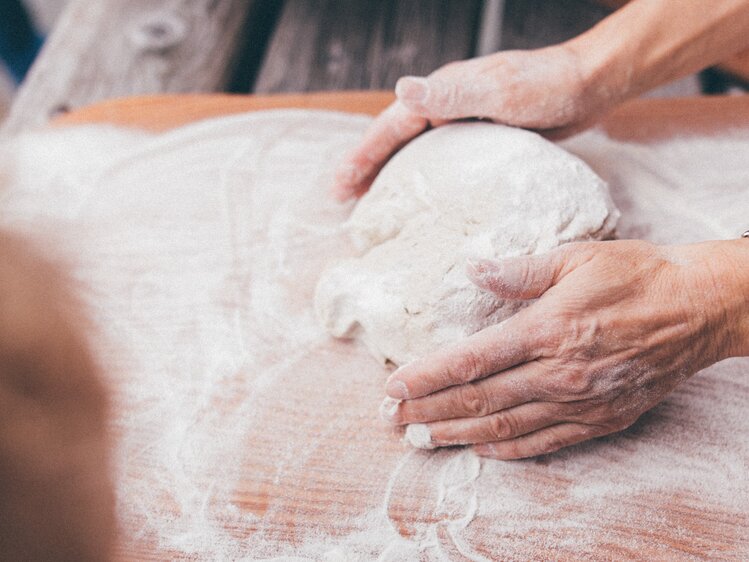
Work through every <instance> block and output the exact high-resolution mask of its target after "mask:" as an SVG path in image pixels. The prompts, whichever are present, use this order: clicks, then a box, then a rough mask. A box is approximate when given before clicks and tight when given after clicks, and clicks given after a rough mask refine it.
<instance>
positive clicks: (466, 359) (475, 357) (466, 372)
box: [446, 350, 484, 383]
mask: <svg viewBox="0 0 749 562" xmlns="http://www.w3.org/2000/svg"><path fill="white" fill-rule="evenodd" d="M483 365H484V358H483V357H482V356H481V355H480V354H479V353H477V352H475V351H471V350H466V351H463V352H462V353H461V354H460V356H459V358H457V359H456V360H455V361H452V362H450V363H449V364H448V366H447V369H446V371H447V377H448V379H449V380H450V381H453V382H458V383H462V382H468V381H471V380H473V379H475V378H476V377H478V376H479V375H480V374H481V369H482V367H483Z"/></svg>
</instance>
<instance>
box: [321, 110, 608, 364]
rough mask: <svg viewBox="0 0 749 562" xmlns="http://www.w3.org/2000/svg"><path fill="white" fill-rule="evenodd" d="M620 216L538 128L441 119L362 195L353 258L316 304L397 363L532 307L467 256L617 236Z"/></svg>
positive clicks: (333, 275)
mask: <svg viewBox="0 0 749 562" xmlns="http://www.w3.org/2000/svg"><path fill="white" fill-rule="evenodd" d="M618 218H619V212H618V211H617V210H616V209H615V207H614V205H613V203H612V201H611V197H610V196H609V193H608V188H607V187H606V185H605V184H604V183H603V182H602V181H601V180H600V178H598V177H597V176H596V175H595V174H594V173H593V172H592V171H591V170H590V168H588V166H586V165H585V163H584V162H582V161H581V160H580V159H579V158H577V157H575V156H573V155H571V154H569V153H568V152H566V151H564V150H562V149H561V148H559V147H558V146H556V145H555V144H553V143H551V142H549V141H547V140H545V139H543V138H542V137H541V136H540V135H538V134H536V133H532V132H530V131H524V130H522V129H515V128H512V127H505V126H501V125H491V124H488V123H457V124H451V125H446V126H443V127H439V128H437V129H434V130H432V131H429V132H427V133H425V134H423V135H421V136H420V137H419V138H417V139H415V140H414V141H412V142H411V143H409V144H408V145H407V146H406V147H405V148H403V149H402V150H401V151H400V152H398V154H396V155H395V156H394V157H393V159H392V160H391V161H390V162H388V164H387V165H386V166H385V167H384V168H383V170H382V171H381V172H380V174H379V175H378V176H377V179H376V180H375V181H374V183H373V184H372V187H371V189H370V190H369V192H368V193H367V194H366V195H364V197H362V199H361V201H360V202H359V204H358V205H357V206H356V208H355V209H354V212H353V213H352V215H351V218H350V219H349V220H348V221H347V223H346V227H347V230H348V234H349V235H350V236H351V238H352V240H353V242H354V245H355V246H356V249H357V256H356V257H350V258H347V259H344V260H342V261H341V262H340V263H336V264H334V265H333V266H332V267H331V268H329V269H328V270H326V271H325V272H324V273H323V274H322V277H321V278H320V282H319V283H318V285H317V291H316V294H315V309H316V311H317V313H318V316H319V318H320V321H321V323H322V324H323V326H324V327H325V328H326V329H327V330H328V331H329V332H330V333H331V334H332V335H334V336H336V337H346V338H358V339H361V340H362V341H363V342H364V343H365V344H366V345H367V347H368V348H369V350H370V351H371V352H372V354H373V355H374V356H375V357H377V358H378V359H380V360H389V361H390V362H392V363H394V364H395V365H398V366H400V365H403V364H405V363H409V362H411V361H414V360H415V359H418V358H419V357H424V356H425V355H427V354H429V353H431V352H433V351H436V350H438V349H442V348H444V347H445V346H446V345H450V344H452V343H454V342H456V341H458V340H460V339H463V338H465V337H466V336H469V335H471V334H473V333H475V332H478V331H479V330H482V329H484V328H486V327H487V326H492V325H495V324H498V323H499V322H501V321H502V320H505V319H506V318H508V317H510V316H511V315H513V314H514V313H515V312H517V311H518V310H519V308H520V307H521V306H523V305H524V304H527V301H526V302H525V303H524V302H523V301H518V300H507V299H500V298H497V297H496V296H495V295H493V294H492V293H489V292H487V291H484V290H481V289H479V288H478V287H476V285H475V284H474V283H472V282H471V281H470V280H469V279H468V278H467V277H466V274H465V263H466V259H468V258H474V259H477V258H478V259H497V258H500V257H509V256H520V255H529V254H538V253H542V252H547V251H549V250H552V249H554V248H556V247H557V246H559V245H561V244H564V243H566V242H575V241H583V240H602V239H605V238H610V237H611V236H612V234H613V231H614V227H615V226H616V221H617V219H618Z"/></svg>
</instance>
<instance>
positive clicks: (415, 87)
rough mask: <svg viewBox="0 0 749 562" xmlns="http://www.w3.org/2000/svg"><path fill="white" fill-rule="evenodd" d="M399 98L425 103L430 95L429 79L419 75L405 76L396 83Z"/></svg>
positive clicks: (396, 92)
mask: <svg viewBox="0 0 749 562" xmlns="http://www.w3.org/2000/svg"><path fill="white" fill-rule="evenodd" d="M395 95H396V96H398V99H400V100H405V101H411V102H415V103H424V102H425V101H426V100H427V97H428V96H429V81H428V80H427V79H426V78H420V77H417V76H404V77H403V78H401V79H400V80H398V82H397V83H396V84H395Z"/></svg>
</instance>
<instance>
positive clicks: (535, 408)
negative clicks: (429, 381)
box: [427, 402, 569, 447]
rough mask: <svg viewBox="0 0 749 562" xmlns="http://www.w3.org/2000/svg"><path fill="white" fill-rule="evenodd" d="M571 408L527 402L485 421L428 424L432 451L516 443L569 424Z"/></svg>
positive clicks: (547, 403)
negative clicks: (435, 448)
mask: <svg viewBox="0 0 749 562" xmlns="http://www.w3.org/2000/svg"><path fill="white" fill-rule="evenodd" d="M568 410H569V406H568V405H567V404H564V403H557V402H528V403H527V404H521V405H520V406H515V407H514V408H507V409H505V410H501V411H499V412H495V413H494V414H491V415H488V416H484V417H483V418H460V419H455V420H446V421H438V422H433V423H430V424H427V426H428V429H429V434H430V436H431V439H430V444H431V446H433V447H447V446H452V445H471V444H474V443H491V442H494V441H504V440H506V439H513V438H515V437H519V436H521V435H525V434H527V433H531V432H533V431H538V430H539V429H543V428H545V427H548V426H551V425H556V424H558V423H560V422H564V421H567V414H568Z"/></svg>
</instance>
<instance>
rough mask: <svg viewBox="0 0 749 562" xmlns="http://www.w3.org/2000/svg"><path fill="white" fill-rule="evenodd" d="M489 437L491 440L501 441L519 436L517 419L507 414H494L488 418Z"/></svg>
mask: <svg viewBox="0 0 749 562" xmlns="http://www.w3.org/2000/svg"><path fill="white" fill-rule="evenodd" d="M488 421H489V435H490V437H491V438H492V439H493V440H496V441H502V440H504V439H510V438H512V437H516V436H517V435H518V434H519V423H518V420H517V417H516V416H515V415H514V414H511V413H509V412H502V413H498V414H495V415H493V416H491V417H490V418H489V420H488Z"/></svg>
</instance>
